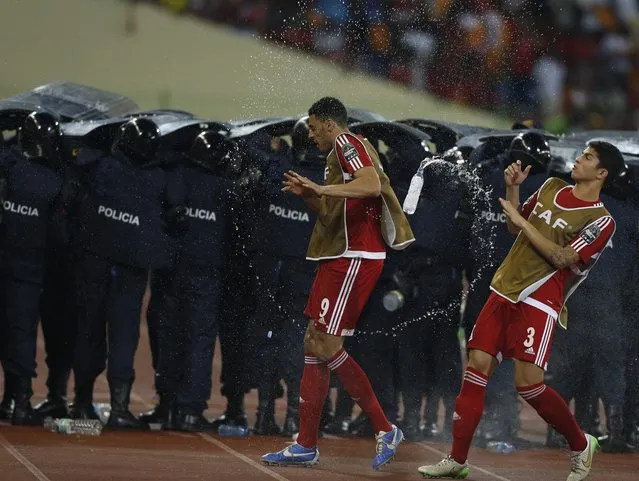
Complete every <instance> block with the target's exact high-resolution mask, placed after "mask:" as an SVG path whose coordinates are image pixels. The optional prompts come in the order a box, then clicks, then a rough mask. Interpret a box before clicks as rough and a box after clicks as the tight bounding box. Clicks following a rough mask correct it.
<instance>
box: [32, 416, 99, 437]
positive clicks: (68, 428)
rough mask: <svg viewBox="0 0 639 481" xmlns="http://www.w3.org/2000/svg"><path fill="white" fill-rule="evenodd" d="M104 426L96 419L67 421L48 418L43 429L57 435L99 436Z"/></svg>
mask: <svg viewBox="0 0 639 481" xmlns="http://www.w3.org/2000/svg"><path fill="white" fill-rule="evenodd" d="M103 427H104V425H103V424H102V423H101V422H100V421H99V420H97V419H69V418H58V419H53V418H51V417H48V418H46V419H45V420H44V428H45V429H48V430H49V431H53V432H55V433H59V434H81V435H84V436H99V435H100V434H102V428H103Z"/></svg>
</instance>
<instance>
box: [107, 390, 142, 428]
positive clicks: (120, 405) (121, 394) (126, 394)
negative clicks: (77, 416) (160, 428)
mask: <svg viewBox="0 0 639 481" xmlns="http://www.w3.org/2000/svg"><path fill="white" fill-rule="evenodd" d="M109 388H110V391H111V413H110V414H109V421H108V422H107V424H106V427H107V428H109V429H137V430H141V431H146V430H148V429H150V428H149V425H148V424H146V423H145V422H142V421H140V420H139V419H138V418H136V417H135V416H134V415H133V414H132V413H131V411H129V402H130V398H131V383H116V384H115V385H112V386H109Z"/></svg>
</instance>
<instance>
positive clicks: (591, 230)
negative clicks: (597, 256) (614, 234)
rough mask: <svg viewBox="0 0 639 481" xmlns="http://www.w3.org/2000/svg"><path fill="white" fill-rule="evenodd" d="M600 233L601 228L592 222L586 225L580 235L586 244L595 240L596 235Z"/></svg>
mask: <svg viewBox="0 0 639 481" xmlns="http://www.w3.org/2000/svg"><path fill="white" fill-rule="evenodd" d="M600 234H601V229H600V228H599V226H598V225H597V224H592V225H591V226H588V227H586V228H585V229H584V230H583V231H582V232H581V235H580V237H581V238H582V239H583V240H584V242H585V243H586V244H592V243H593V242H595V241H596V240H597V237H599V235H600Z"/></svg>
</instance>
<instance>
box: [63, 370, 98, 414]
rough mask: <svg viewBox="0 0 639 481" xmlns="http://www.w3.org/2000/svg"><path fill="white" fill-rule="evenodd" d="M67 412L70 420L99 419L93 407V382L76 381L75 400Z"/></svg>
mask: <svg viewBox="0 0 639 481" xmlns="http://www.w3.org/2000/svg"><path fill="white" fill-rule="evenodd" d="M69 410H70V415H71V418H72V419H85V420H86V419H94V420H99V419H100V416H98V414H97V413H96V412H95V409H94V407H93V381H85V382H83V381H79V380H78V379H76V386H75V399H74V400H73V403H72V404H71V406H69Z"/></svg>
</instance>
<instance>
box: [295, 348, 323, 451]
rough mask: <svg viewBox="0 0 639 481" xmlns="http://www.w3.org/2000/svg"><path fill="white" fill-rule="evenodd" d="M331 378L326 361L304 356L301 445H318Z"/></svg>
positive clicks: (298, 437)
mask: <svg viewBox="0 0 639 481" xmlns="http://www.w3.org/2000/svg"><path fill="white" fill-rule="evenodd" d="M330 379H331V375H330V372H329V370H328V367H326V363H325V362H324V361H321V360H320V359H318V358H316V357H313V356H308V355H307V356H305V357H304V373H303V374H302V381H301V382H300V433H299V435H298V436H297V444H299V445H300V446H303V447H305V448H314V447H315V446H317V438H318V436H319V424H320V418H321V417H322V408H323V407H324V401H326V396H328V389H329V381H330Z"/></svg>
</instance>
